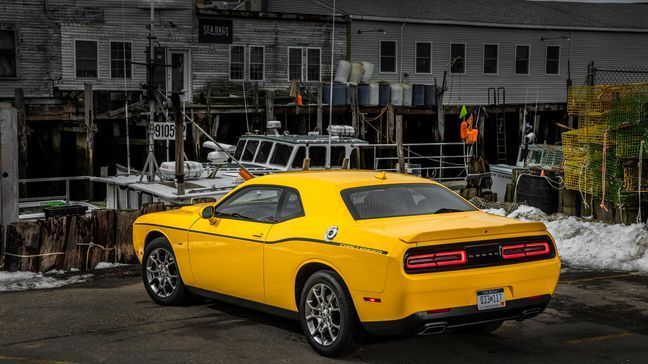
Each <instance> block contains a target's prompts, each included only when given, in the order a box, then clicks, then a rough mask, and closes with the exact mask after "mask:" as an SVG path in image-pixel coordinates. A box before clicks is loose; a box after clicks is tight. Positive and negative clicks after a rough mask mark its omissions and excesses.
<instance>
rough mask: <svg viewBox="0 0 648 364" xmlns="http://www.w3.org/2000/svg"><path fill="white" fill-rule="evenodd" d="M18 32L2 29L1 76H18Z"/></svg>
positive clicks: (0, 32) (0, 37)
mask: <svg viewBox="0 0 648 364" xmlns="http://www.w3.org/2000/svg"><path fill="white" fill-rule="evenodd" d="M16 63H17V62H16V32H15V31H14V30H9V29H5V30H0V77H17V76H18V72H17V69H16Z"/></svg>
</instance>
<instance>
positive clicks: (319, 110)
mask: <svg viewBox="0 0 648 364" xmlns="http://www.w3.org/2000/svg"><path fill="white" fill-rule="evenodd" d="M322 92H324V87H323V85H322V83H320V84H319V85H317V130H318V131H319V132H320V134H323V133H324V129H323V128H324V121H323V118H322V112H323V106H322Z"/></svg>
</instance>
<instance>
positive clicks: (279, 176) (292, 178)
mask: <svg viewBox="0 0 648 364" xmlns="http://www.w3.org/2000/svg"><path fill="white" fill-rule="evenodd" d="M382 173H383V172H377V171H366V170H324V171H296V172H282V173H275V174H268V175H265V176H262V177H257V178H253V179H252V180H250V181H248V182H249V183H250V184H273V185H281V186H288V187H294V188H298V189H299V187H300V186H310V187H313V186H314V185H320V186H325V185H326V186H330V187H334V188H337V189H340V190H342V189H346V188H352V187H362V186H373V185H384V184H397V183H431V184H435V183H436V182H433V181H431V180H428V179H424V178H421V177H416V176H412V175H408V174H401V173H390V172H385V178H384V179H382V178H379V177H382Z"/></svg>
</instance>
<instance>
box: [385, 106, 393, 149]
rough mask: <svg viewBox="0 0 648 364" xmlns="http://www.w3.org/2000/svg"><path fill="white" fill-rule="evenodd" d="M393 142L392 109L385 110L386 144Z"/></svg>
mask: <svg viewBox="0 0 648 364" xmlns="http://www.w3.org/2000/svg"><path fill="white" fill-rule="evenodd" d="M392 140H394V107H393V106H391V105H388V108H387V143H389V142H390V141H392Z"/></svg>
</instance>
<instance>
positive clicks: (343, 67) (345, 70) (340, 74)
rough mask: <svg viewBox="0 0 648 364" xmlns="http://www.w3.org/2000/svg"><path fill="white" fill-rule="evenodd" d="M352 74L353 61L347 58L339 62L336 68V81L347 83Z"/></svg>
mask: <svg viewBox="0 0 648 364" xmlns="http://www.w3.org/2000/svg"><path fill="white" fill-rule="evenodd" d="M350 74H351V63H350V62H348V61H345V60H341V61H340V62H338V66H337V69H336V70H335V82H340V83H346V82H348V81H349V75H350Z"/></svg>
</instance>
